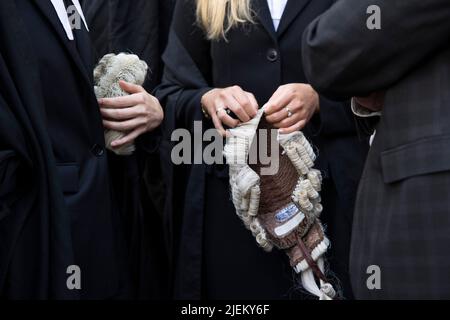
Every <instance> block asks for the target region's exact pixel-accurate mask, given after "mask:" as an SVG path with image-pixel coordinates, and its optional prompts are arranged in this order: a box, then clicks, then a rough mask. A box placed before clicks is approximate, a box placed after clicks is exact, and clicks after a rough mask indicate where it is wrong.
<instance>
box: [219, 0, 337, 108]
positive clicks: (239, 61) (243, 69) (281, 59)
mask: <svg viewBox="0 0 450 320" xmlns="http://www.w3.org/2000/svg"><path fill="white" fill-rule="evenodd" d="M331 5H332V0H319V1H317V0H316V1H310V0H289V1H288V3H287V6H286V8H285V10H284V13H283V16H282V19H281V21H280V25H279V27H278V30H277V31H275V29H274V25H273V23H274V22H273V20H272V17H271V14H270V11H269V7H268V6H267V0H254V1H253V7H254V11H255V12H256V19H255V20H256V23H255V24H250V23H247V24H245V25H243V26H240V27H238V28H235V29H232V30H230V31H229V32H228V33H227V40H226V41H225V40H220V41H213V42H212V44H211V58H212V82H213V85H214V87H218V88H222V87H227V86H232V85H239V86H241V87H242V88H243V89H244V90H246V91H249V92H252V93H253V94H254V95H255V96H256V98H257V100H258V102H259V104H260V105H261V106H262V105H263V104H264V103H266V102H267V101H268V100H269V98H270V97H271V96H272V94H273V93H274V92H275V91H276V89H277V88H278V87H279V86H280V85H283V84H288V83H307V79H306V77H305V74H304V71H303V66H302V56H301V55H302V53H301V49H302V41H301V40H302V35H303V31H304V30H305V29H306V27H307V26H308V24H309V23H310V22H311V21H313V20H314V19H315V18H317V17H318V16H319V15H320V14H321V13H323V12H324V11H326V10H327V9H328V8H329V7H330V6H331Z"/></svg>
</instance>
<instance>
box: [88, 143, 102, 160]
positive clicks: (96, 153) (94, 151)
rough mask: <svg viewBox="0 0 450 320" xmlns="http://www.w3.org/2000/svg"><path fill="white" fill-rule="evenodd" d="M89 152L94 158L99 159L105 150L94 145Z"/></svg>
mask: <svg viewBox="0 0 450 320" xmlns="http://www.w3.org/2000/svg"><path fill="white" fill-rule="evenodd" d="M91 152H92V154H93V155H94V156H96V157H101V156H103V155H104V154H105V149H104V148H103V147H102V146H100V145H98V144H94V146H93V147H92V149H91Z"/></svg>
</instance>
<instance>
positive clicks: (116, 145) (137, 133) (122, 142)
mask: <svg viewBox="0 0 450 320" xmlns="http://www.w3.org/2000/svg"><path fill="white" fill-rule="evenodd" d="M144 132H145V127H144V126H141V127H139V128H136V129H135V130H133V131H132V132H130V133H129V134H127V135H126V136H125V137H123V138H121V139H119V140H115V141H113V142H112V143H111V147H113V148H121V147H123V146H125V145H128V144H131V143H132V142H134V140H136V138H137V137H139V136H140V135H141V134H143V133H144Z"/></svg>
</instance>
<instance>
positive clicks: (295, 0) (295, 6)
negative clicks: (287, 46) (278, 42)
mask: <svg viewBox="0 0 450 320" xmlns="http://www.w3.org/2000/svg"><path fill="white" fill-rule="evenodd" d="M264 1H266V0H264ZM310 1H311V0H288V3H287V5H286V9H285V10H284V13H283V17H282V18H281V22H280V25H279V27H278V31H277V36H278V37H280V36H281V35H282V34H283V33H284V32H285V31H286V30H287V29H288V27H289V25H290V24H291V23H292V22H293V21H294V20H295V18H297V16H298V15H299V14H300V12H301V11H302V10H303V9H304V8H305V7H306V5H307V4H308V3H309V2H310Z"/></svg>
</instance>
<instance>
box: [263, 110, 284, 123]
mask: <svg viewBox="0 0 450 320" xmlns="http://www.w3.org/2000/svg"><path fill="white" fill-rule="evenodd" d="M287 116H288V112H287V110H286V109H281V110H280V111H278V112H276V113H273V114H271V115H269V116H267V115H266V120H267V122H269V123H278V122H281V121H283V120H284V119H286V118H287Z"/></svg>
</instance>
